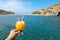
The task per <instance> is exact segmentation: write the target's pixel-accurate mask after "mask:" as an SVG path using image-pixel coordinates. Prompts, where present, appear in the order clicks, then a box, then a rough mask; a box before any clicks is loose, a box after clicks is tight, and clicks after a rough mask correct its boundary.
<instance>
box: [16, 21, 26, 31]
mask: <svg viewBox="0 0 60 40" xmlns="http://www.w3.org/2000/svg"><path fill="white" fill-rule="evenodd" d="M24 28H25V22H24V21H17V22H16V29H17V30H19V31H22V30H23V29H24Z"/></svg>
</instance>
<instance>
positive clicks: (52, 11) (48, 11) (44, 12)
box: [32, 3, 60, 16]
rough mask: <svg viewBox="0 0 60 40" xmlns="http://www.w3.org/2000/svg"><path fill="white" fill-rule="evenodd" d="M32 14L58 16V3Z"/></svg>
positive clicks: (59, 12)
mask: <svg viewBox="0 0 60 40" xmlns="http://www.w3.org/2000/svg"><path fill="white" fill-rule="evenodd" d="M32 14H39V15H43V16H59V15H60V3H57V4H55V5H53V6H51V7H48V8H46V9H42V10H38V11H35V12H33V13H32Z"/></svg>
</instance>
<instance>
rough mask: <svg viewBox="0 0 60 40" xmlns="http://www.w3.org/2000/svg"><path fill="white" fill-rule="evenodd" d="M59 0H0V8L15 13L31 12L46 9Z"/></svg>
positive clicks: (59, 1) (59, 0)
mask: <svg viewBox="0 0 60 40" xmlns="http://www.w3.org/2000/svg"><path fill="white" fill-rule="evenodd" d="M57 3H60V0H0V9H2V10H7V11H12V12H15V13H16V14H31V13H32V12H34V11H36V10H40V9H46V8H48V7H50V6H52V5H54V4H57Z"/></svg>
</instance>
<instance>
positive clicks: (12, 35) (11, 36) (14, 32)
mask: <svg viewBox="0 0 60 40" xmlns="http://www.w3.org/2000/svg"><path fill="white" fill-rule="evenodd" d="M19 34H20V31H18V30H17V29H13V30H11V32H10V34H9V36H8V37H7V39H6V40H14V39H15V37H16V36H18V35H19Z"/></svg>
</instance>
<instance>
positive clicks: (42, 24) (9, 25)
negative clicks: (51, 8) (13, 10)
mask: <svg viewBox="0 0 60 40" xmlns="http://www.w3.org/2000/svg"><path fill="white" fill-rule="evenodd" d="M18 17H21V16H0V40H5V38H6V37H7V36H8V34H9V32H10V30H12V29H15V23H16V21H17V18H18ZM24 21H25V22H26V27H25V29H24V30H23V33H24V35H23V36H18V37H17V38H16V40H60V17H54V16H52V17H50V16H49V17H48V16H25V18H24Z"/></svg>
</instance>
